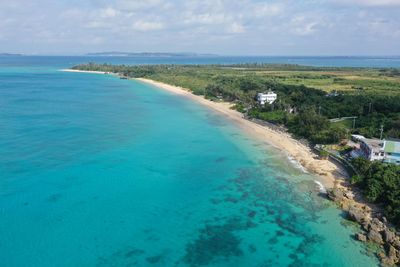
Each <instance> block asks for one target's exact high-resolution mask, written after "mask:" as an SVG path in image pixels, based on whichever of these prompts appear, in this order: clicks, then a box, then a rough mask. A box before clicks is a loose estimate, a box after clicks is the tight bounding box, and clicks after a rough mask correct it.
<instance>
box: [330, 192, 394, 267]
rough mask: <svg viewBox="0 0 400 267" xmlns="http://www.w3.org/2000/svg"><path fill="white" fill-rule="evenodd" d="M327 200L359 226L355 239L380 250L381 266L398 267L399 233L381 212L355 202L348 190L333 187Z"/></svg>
mask: <svg viewBox="0 0 400 267" xmlns="http://www.w3.org/2000/svg"><path fill="white" fill-rule="evenodd" d="M328 198H329V199H330V200H332V201H334V202H335V203H337V204H338V205H339V206H340V208H342V209H343V210H344V211H345V212H346V214H347V216H348V219H349V220H351V221H354V222H356V223H358V224H359V225H360V232H359V233H357V234H356V235H355V236H354V238H355V239H357V240H359V241H361V242H366V243H368V242H369V243H372V244H376V245H378V246H379V247H380V248H381V252H379V253H378V255H377V256H378V257H379V259H380V261H381V263H382V265H383V266H396V265H397V266H400V233H398V232H396V231H395V229H394V228H393V227H391V226H390V224H389V223H388V222H387V220H386V218H385V217H384V216H383V215H382V213H381V212H377V211H376V210H375V209H371V208H370V207H369V206H368V205H367V204H362V203H359V202H358V201H356V200H355V197H354V193H353V192H352V191H351V189H350V188H346V187H334V188H333V189H331V190H329V191H328Z"/></svg>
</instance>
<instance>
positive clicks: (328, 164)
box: [135, 78, 348, 189]
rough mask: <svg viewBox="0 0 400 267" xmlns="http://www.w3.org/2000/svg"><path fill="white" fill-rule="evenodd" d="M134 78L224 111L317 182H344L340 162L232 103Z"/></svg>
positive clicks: (344, 177) (328, 186) (334, 184)
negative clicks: (249, 116) (246, 115)
mask: <svg viewBox="0 0 400 267" xmlns="http://www.w3.org/2000/svg"><path fill="white" fill-rule="evenodd" d="M135 80H136V81H139V82H142V83H146V84H150V85H152V86H155V87H157V88H160V89H163V90H166V91H169V92H171V93H173V94H176V95H180V96H184V97H186V98H188V99H190V100H192V101H196V102H197V103H200V104H202V105H204V106H206V107H207V108H210V109H212V110H214V111H216V112H218V113H220V114H222V115H224V116H225V117H226V118H227V119H229V120H230V121H232V122H234V123H235V124H236V125H237V126H239V127H240V128H241V129H243V130H244V131H245V132H246V133H247V134H248V135H250V136H252V137H254V138H256V139H258V140H260V141H262V142H265V143H268V144H269V145H272V146H273V147H275V148H276V149H278V150H280V151H281V152H283V153H284V154H286V155H287V157H288V159H289V160H290V159H294V160H295V161H297V162H298V163H299V164H300V165H301V166H302V167H303V168H304V169H305V170H307V171H309V172H311V173H313V174H316V175H318V176H319V177H320V179H321V180H320V182H321V183H322V184H323V186H324V187H326V188H328V189H331V188H333V187H335V186H341V182H344V181H345V179H346V178H347V177H348V174H347V172H346V170H345V169H344V168H343V167H342V166H339V165H337V164H335V163H333V162H332V161H330V160H321V159H319V157H318V155H316V154H315V153H314V152H313V151H312V150H311V149H310V148H309V147H307V146H306V145H304V144H302V143H300V142H299V141H298V140H296V139H294V138H293V137H291V136H290V134H288V133H285V132H278V131H276V130H273V129H271V128H269V127H267V126H263V125H260V124H257V123H255V122H252V121H250V120H247V119H245V118H244V117H243V114H242V113H240V112H239V111H236V110H233V109H231V107H232V105H233V104H232V103H227V102H214V101H211V100H208V99H205V98H204V97H203V96H198V95H194V94H192V93H191V91H190V90H189V89H186V88H182V87H178V86H173V85H169V84H166V83H162V82H157V81H154V80H150V79H145V78H136V79H135Z"/></svg>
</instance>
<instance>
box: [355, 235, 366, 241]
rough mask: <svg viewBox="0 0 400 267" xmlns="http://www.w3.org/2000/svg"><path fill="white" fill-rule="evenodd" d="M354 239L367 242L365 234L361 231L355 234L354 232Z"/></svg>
mask: <svg viewBox="0 0 400 267" xmlns="http://www.w3.org/2000/svg"><path fill="white" fill-rule="evenodd" d="M356 239H357V240H358V241H361V242H367V237H366V235H365V234H363V233H357V234H356Z"/></svg>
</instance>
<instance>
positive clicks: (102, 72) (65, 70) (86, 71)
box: [60, 69, 106, 74]
mask: <svg viewBox="0 0 400 267" xmlns="http://www.w3.org/2000/svg"><path fill="white" fill-rule="evenodd" d="M60 71H64V72H82V73H95V74H106V72H104V71H89V70H73V69H61V70H60Z"/></svg>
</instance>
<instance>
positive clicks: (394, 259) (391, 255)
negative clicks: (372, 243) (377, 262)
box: [382, 245, 399, 265]
mask: <svg viewBox="0 0 400 267" xmlns="http://www.w3.org/2000/svg"><path fill="white" fill-rule="evenodd" d="M398 262H399V257H398V251H397V250H396V249H395V248H394V247H393V246H391V245H389V246H388V248H387V255H386V256H385V257H382V263H383V264H386V265H395V264H396V263H398Z"/></svg>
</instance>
